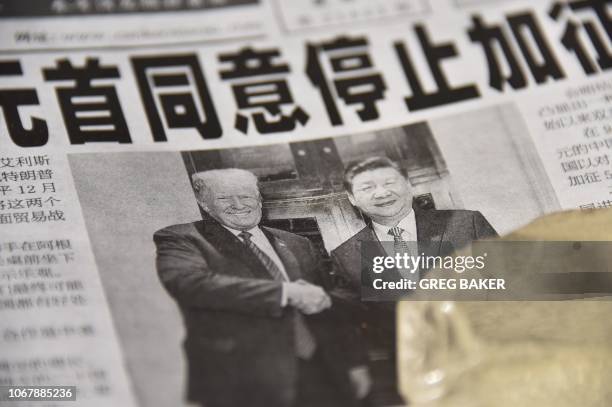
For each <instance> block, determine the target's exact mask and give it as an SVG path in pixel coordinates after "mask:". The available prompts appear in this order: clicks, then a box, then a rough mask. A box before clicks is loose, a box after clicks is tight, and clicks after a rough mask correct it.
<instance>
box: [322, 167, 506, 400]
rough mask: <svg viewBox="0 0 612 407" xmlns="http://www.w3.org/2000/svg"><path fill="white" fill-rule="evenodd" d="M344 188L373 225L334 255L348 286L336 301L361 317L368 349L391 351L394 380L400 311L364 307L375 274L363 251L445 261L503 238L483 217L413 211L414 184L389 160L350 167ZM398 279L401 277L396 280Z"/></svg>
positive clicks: (380, 306)
mask: <svg viewBox="0 0 612 407" xmlns="http://www.w3.org/2000/svg"><path fill="white" fill-rule="evenodd" d="M344 185H345V188H346V190H347V192H348V197H349V200H350V201H351V203H352V204H353V205H354V206H355V207H357V208H358V209H359V210H360V211H361V212H362V213H363V214H364V215H365V216H367V218H368V219H369V222H368V224H367V225H366V226H365V227H364V228H363V229H362V230H360V231H359V232H357V233H356V234H355V235H354V236H353V237H351V238H350V239H348V240H347V241H345V242H344V243H342V244H341V245H340V246H338V247H337V248H336V249H334V250H333V251H332V253H331V256H332V260H333V263H334V270H335V273H336V274H337V275H338V276H339V279H340V280H341V281H343V282H344V283H345V284H344V287H342V288H338V289H336V290H334V293H333V294H334V295H333V298H334V301H335V302H337V303H342V305H343V306H342V308H343V309H345V310H349V311H348V312H347V314H348V313H350V314H353V315H354V316H355V321H354V322H356V323H357V324H358V325H359V326H360V327H361V328H362V329H363V338H365V340H366V342H367V345H366V347H367V348H369V349H376V350H377V351H378V352H380V351H381V350H382V351H383V352H384V351H387V357H388V358H389V362H390V363H389V366H388V370H389V372H390V375H392V376H393V375H394V374H395V366H394V363H393V358H394V346H395V306H394V304H393V303H383V302H378V303H372V302H368V303H364V302H362V301H361V300H362V294H365V293H368V292H369V291H368V287H369V288H371V280H370V277H371V274H369V273H366V271H369V272H370V273H371V270H363V271H362V249H363V250H367V251H368V253H369V254H368V257H372V256H375V255H379V256H393V254H394V253H393V252H394V251H395V252H396V253H397V252H398V251H399V250H403V249H405V250H408V251H411V252H412V254H413V255H418V254H421V253H424V254H425V255H428V256H436V255H439V256H444V255H447V254H450V252H452V250H453V249H458V248H460V247H462V246H465V245H467V244H469V243H470V242H472V241H474V240H478V239H482V238H488V237H493V236H497V233H496V232H495V230H494V229H493V227H492V226H491V225H490V224H489V222H487V220H486V219H485V218H484V216H483V215H482V214H481V213H480V212H476V211H468V210H421V209H418V208H413V207H412V201H413V192H412V187H411V185H410V182H409V181H408V179H407V178H406V176H405V175H404V174H403V172H402V171H401V169H400V168H399V166H398V165H397V164H396V163H395V162H393V161H391V160H390V159H388V158H386V157H371V158H368V159H365V160H362V161H359V162H356V163H353V164H351V165H349V166H348V167H347V169H346V171H345V174H344ZM393 272H396V271H393ZM391 276H393V274H391ZM397 278H401V277H400V276H399V275H398V276H396V278H391V279H395V280H397ZM370 292H371V291H370ZM378 295H380V294H378ZM408 298H409V297H408ZM375 388H376V385H375Z"/></svg>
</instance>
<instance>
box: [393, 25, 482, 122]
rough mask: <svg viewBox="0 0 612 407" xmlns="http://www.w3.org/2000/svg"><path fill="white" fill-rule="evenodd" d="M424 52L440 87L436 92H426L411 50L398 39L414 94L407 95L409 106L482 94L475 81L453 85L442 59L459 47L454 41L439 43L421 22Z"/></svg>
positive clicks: (414, 107)
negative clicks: (455, 86)
mask: <svg viewBox="0 0 612 407" xmlns="http://www.w3.org/2000/svg"><path fill="white" fill-rule="evenodd" d="M414 31H415V32H416V34H417V37H418V39H419V43H420V44H421V48H422V50H423V54H424V55H425V58H426V59H427V65H428V66H429V70H430V71H431V75H432V76H433V78H434V81H435V82H436V86H437V87H438V89H437V90H436V91H435V92H431V93H426V92H425V91H424V90H423V86H422V85H421V80H420V79H419V75H418V72H417V70H416V68H415V66H414V64H413V62H412V59H411V57H410V54H409V52H408V51H407V50H406V47H405V45H404V43H403V42H402V41H397V42H395V44H394V46H395V52H396V53H397V57H398V58H399V61H400V64H401V65H402V69H403V70H404V75H406V79H407V80H408V83H409V84H410V89H411V90H412V96H409V97H407V98H406V99H405V101H406V105H407V106H408V110H420V109H427V108H430V107H434V106H441V105H444V104H448V103H455V102H459V101H462V100H467V99H473V98H477V97H479V96H480V93H479V92H478V89H477V88H476V86H475V85H465V86H461V87H458V88H451V87H450V85H449V84H448V81H447V80H446V76H445V74H444V72H443V71H442V67H441V61H442V60H444V59H447V58H453V57H456V56H457V51H456V50H455V46H454V45H453V44H452V43H445V44H440V45H435V44H433V43H432V42H431V40H430V39H429V36H428V35H427V32H426V31H425V28H424V27H423V26H422V25H420V24H417V25H415V27H414Z"/></svg>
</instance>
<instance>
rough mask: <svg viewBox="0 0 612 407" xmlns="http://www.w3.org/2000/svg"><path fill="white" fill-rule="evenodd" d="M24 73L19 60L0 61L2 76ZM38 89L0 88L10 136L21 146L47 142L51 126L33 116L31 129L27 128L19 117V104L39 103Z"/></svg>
mask: <svg viewBox="0 0 612 407" xmlns="http://www.w3.org/2000/svg"><path fill="white" fill-rule="evenodd" d="M13 75H23V71H22V70H21V64H20V63H19V61H0V76H13ZM38 104H39V102H38V95H37V94H36V90H35V89H33V88H30V89H5V88H2V89H0V107H1V108H2V112H3V113H4V120H5V122H6V127H7V129H8V133H9V136H10V137H11V139H12V140H13V142H14V143H15V144H17V145H18V146H19V147H39V146H44V145H45V144H47V141H48V140H49V128H48V127H47V123H46V122H45V121H44V120H43V119H39V118H38V117H32V118H31V119H30V120H31V122H32V125H31V128H30V129H25V128H24V127H23V123H22V122H21V118H20V117H19V106H24V105H38Z"/></svg>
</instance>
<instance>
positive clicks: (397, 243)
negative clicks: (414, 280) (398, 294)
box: [387, 226, 418, 278]
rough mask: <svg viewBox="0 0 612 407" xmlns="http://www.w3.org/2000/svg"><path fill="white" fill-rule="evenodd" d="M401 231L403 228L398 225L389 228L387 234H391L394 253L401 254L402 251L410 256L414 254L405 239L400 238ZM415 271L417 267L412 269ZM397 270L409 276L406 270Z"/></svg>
mask: <svg viewBox="0 0 612 407" xmlns="http://www.w3.org/2000/svg"><path fill="white" fill-rule="evenodd" d="M403 232H404V229H402V228H400V227H398V226H395V227H392V228H391V229H389V231H388V232H387V234H389V235H391V236H393V251H394V252H395V253H398V254H400V255H402V256H403V255H404V253H406V254H407V255H408V256H411V257H412V256H413V255H414V254H413V253H412V250H410V245H409V244H408V242H407V241H405V240H404V239H403V238H402V233H403ZM411 271H412V270H411ZM416 271H418V269H417V270H414V272H416ZM398 272H399V273H400V275H401V276H402V277H406V278H410V273H409V272H408V270H405V269H400V270H398Z"/></svg>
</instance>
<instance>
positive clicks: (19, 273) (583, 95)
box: [0, 0, 612, 407]
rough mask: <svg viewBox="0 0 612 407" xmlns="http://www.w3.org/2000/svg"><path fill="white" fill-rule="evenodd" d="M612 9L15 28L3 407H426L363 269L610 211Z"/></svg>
mask: <svg viewBox="0 0 612 407" xmlns="http://www.w3.org/2000/svg"><path fill="white" fill-rule="evenodd" d="M610 8H611V5H610V2H609V1H605V0H569V1H540V2H530V1H521V0H516V1H514V0H489V1H484V0H386V1H383V0H353V1H340V0H293V1H291V2H289V1H283V0H267V1H265V0H129V1H123V0H121V1H120V0H116V1H113V0H109V1H105V0H53V1H51V0H49V1H39V2H17V1H0V107H1V110H0V111H1V113H0V386H4V387H3V388H4V389H5V390H6V389H8V388H10V387H11V386H22V387H23V388H28V387H33V386H39V387H40V386H42V387H52V386H75V389H76V390H75V392H76V399H75V400H74V401H70V402H68V401H61V400H56V399H54V398H53V397H50V398H48V399H47V401H32V400H30V399H27V400H26V399H25V398H22V399H20V400H16V399H15V398H13V399H12V400H9V399H8V398H5V399H2V400H4V401H0V404H2V405H5V404H4V403H7V404H6V405H8V406H11V405H16V406H17V405H19V406H21V405H23V406H26V405H28V406H29V405H32V406H39V405H48V406H60V405H61V406H63V405H70V406H87V407H94V406H101V407H102V406H104V407H106V406H122V407H131V406H147V407H149V406H151V407H157V406H159V407H163V406H182V405H185V406H187V405H194V406H195V405H198V406H234V405H251V406H271V405H278V406H294V405H296V406H297V405H304V406H308V405H321V406H323V405H330V406H331V405H373V406H392V405H403V404H404V403H405V402H406V401H404V400H402V399H401V398H400V397H399V395H398V393H397V375H396V366H395V349H394V347H395V345H394V343H395V342H394V341H395V337H394V331H393V328H392V326H393V317H392V311H388V310H389V309H391V308H386V306H380V307H378V308H377V307H368V309H367V310H366V311H364V310H363V307H362V305H361V302H360V301H359V299H357V300H355V296H356V297H357V298H359V292H355V291H354V290H353V288H354V287H353V286H352V285H351V284H352V283H351V278H352V277H351V273H352V272H353V271H354V272H355V273H359V267H360V266H359V251H358V248H357V247H358V246H356V245H358V242H360V241H361V240H360V239H363V238H364V236H366V235H367V236H370V239H373V240H380V241H381V242H382V241H383V240H386V241H388V242H391V243H390V244H391V245H393V243H394V242H395V243H397V242H398V241H402V239H405V240H411V239H412V240H414V241H417V240H418V241H419V242H420V241H421V238H423V239H424V236H425V235H426V234H427V235H428V238H429V239H431V240H435V239H443V240H444V239H449V240H453V239H454V238H455V237H456V238H457V239H460V240H461V241H462V242H465V241H466V239H467V238H466V237H464V235H466V234H467V233H468V232H469V234H470V236H472V237H470V238H469V239H468V240H471V239H472V238H473V239H477V238H486V237H489V238H490V237H495V236H503V235H506V234H508V233H510V232H512V231H513V230H515V229H517V228H519V227H521V226H523V225H526V224H527V223H529V222H530V221H532V220H534V219H536V218H537V217H540V216H542V215H545V214H549V213H552V212H555V211H559V210H566V209H582V210H588V209H596V208H607V207H610V206H611V205H612V201H611V194H612V165H611V163H610V157H611V155H612V154H611V151H612V75H611V74H610V68H611V67H612V62H611V61H612V43H611V41H612V30H611V27H612V23H611V21H610V12H611V10H610ZM398 176H400V180H399V181H398V179H397V177H398ZM402 179H403V180H404V182H401V180H402ZM398 182H399V184H398ZM406 197H409V198H410V199H407V198H406ZM406 202H409V203H410V204H409V205H408V206H406ZM411 207H414V208H413V209H411ZM393 211H396V212H398V213H399V212H401V211H405V212H406V213H408V214H409V216H408V215H407V216H408V217H407V218H406V219H408V218H409V217H410V216H412V218H410V219H412V220H411V223H410V222H408V221H407V222H408V223H407V225H408V226H406V227H405V228H403V229H401V230H400V231H399V232H397V229H396V228H395V227H393V228H391V229H396V232H397V233H398V235H397V236H396V235H394V234H393V233H395V232H393V231H392V230H391V229H389V231H388V233H387V231H386V230H383V229H382V226H381V225H382V224H384V222H383V221H382V219H386V218H385V217H388V216H391V215H389V214H390V213H391V212H393ZM434 212H435V213H438V214H439V216H445V218H444V219H443V218H442V217H438V218H434V217H430V218H428V217H427V216H434V215H431V214H432V213H434ZM394 213H395V212H394ZM410 214H412V215H410ZM393 216H395V215H393ZM435 216H438V215H435ZM379 219H381V221H380V222H378V220H379ZM426 219H429V220H426ZM402 222H403V220H402ZM397 225H399V224H398V223H396V224H395V225H392V226H397ZM402 225H403V223H402ZM466 225H467V226H466ZM378 226H381V227H380V228H378ZM397 227H399V226H397ZM453 228H456V229H457V232H456V233H455V232H454V229H453ZM381 230H382V231H381ZM403 233H408V235H403V236H404V237H403V238H402V234H403ZM387 235H388V236H387ZM406 236H408V237H406ZM459 236H461V237H459ZM466 236H467V235H466ZM355 262H356V263H355ZM355 264H356V266H354V265H355ZM357 278H358V276H357ZM387 305H389V304H387ZM389 307H391V305H389ZM385 309H387V311H388V312H385V311H384V310H385ZM362 313H364V315H365V313H370V314H372V315H370V314H368V315H370V316H369V318H373V319H370V321H371V320H379V321H383V322H384V321H386V320H387V319H388V320H389V321H387V322H389V323H388V324H387V323H386V322H384V323H383V322H381V323H380V326H371V325H368V322H367V321H368V320H365V319H364V320H362V319H361V315H362ZM502 323H503V322H502V321H500V324H502ZM325 403H327V404H325ZM366 403H367V404H366Z"/></svg>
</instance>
